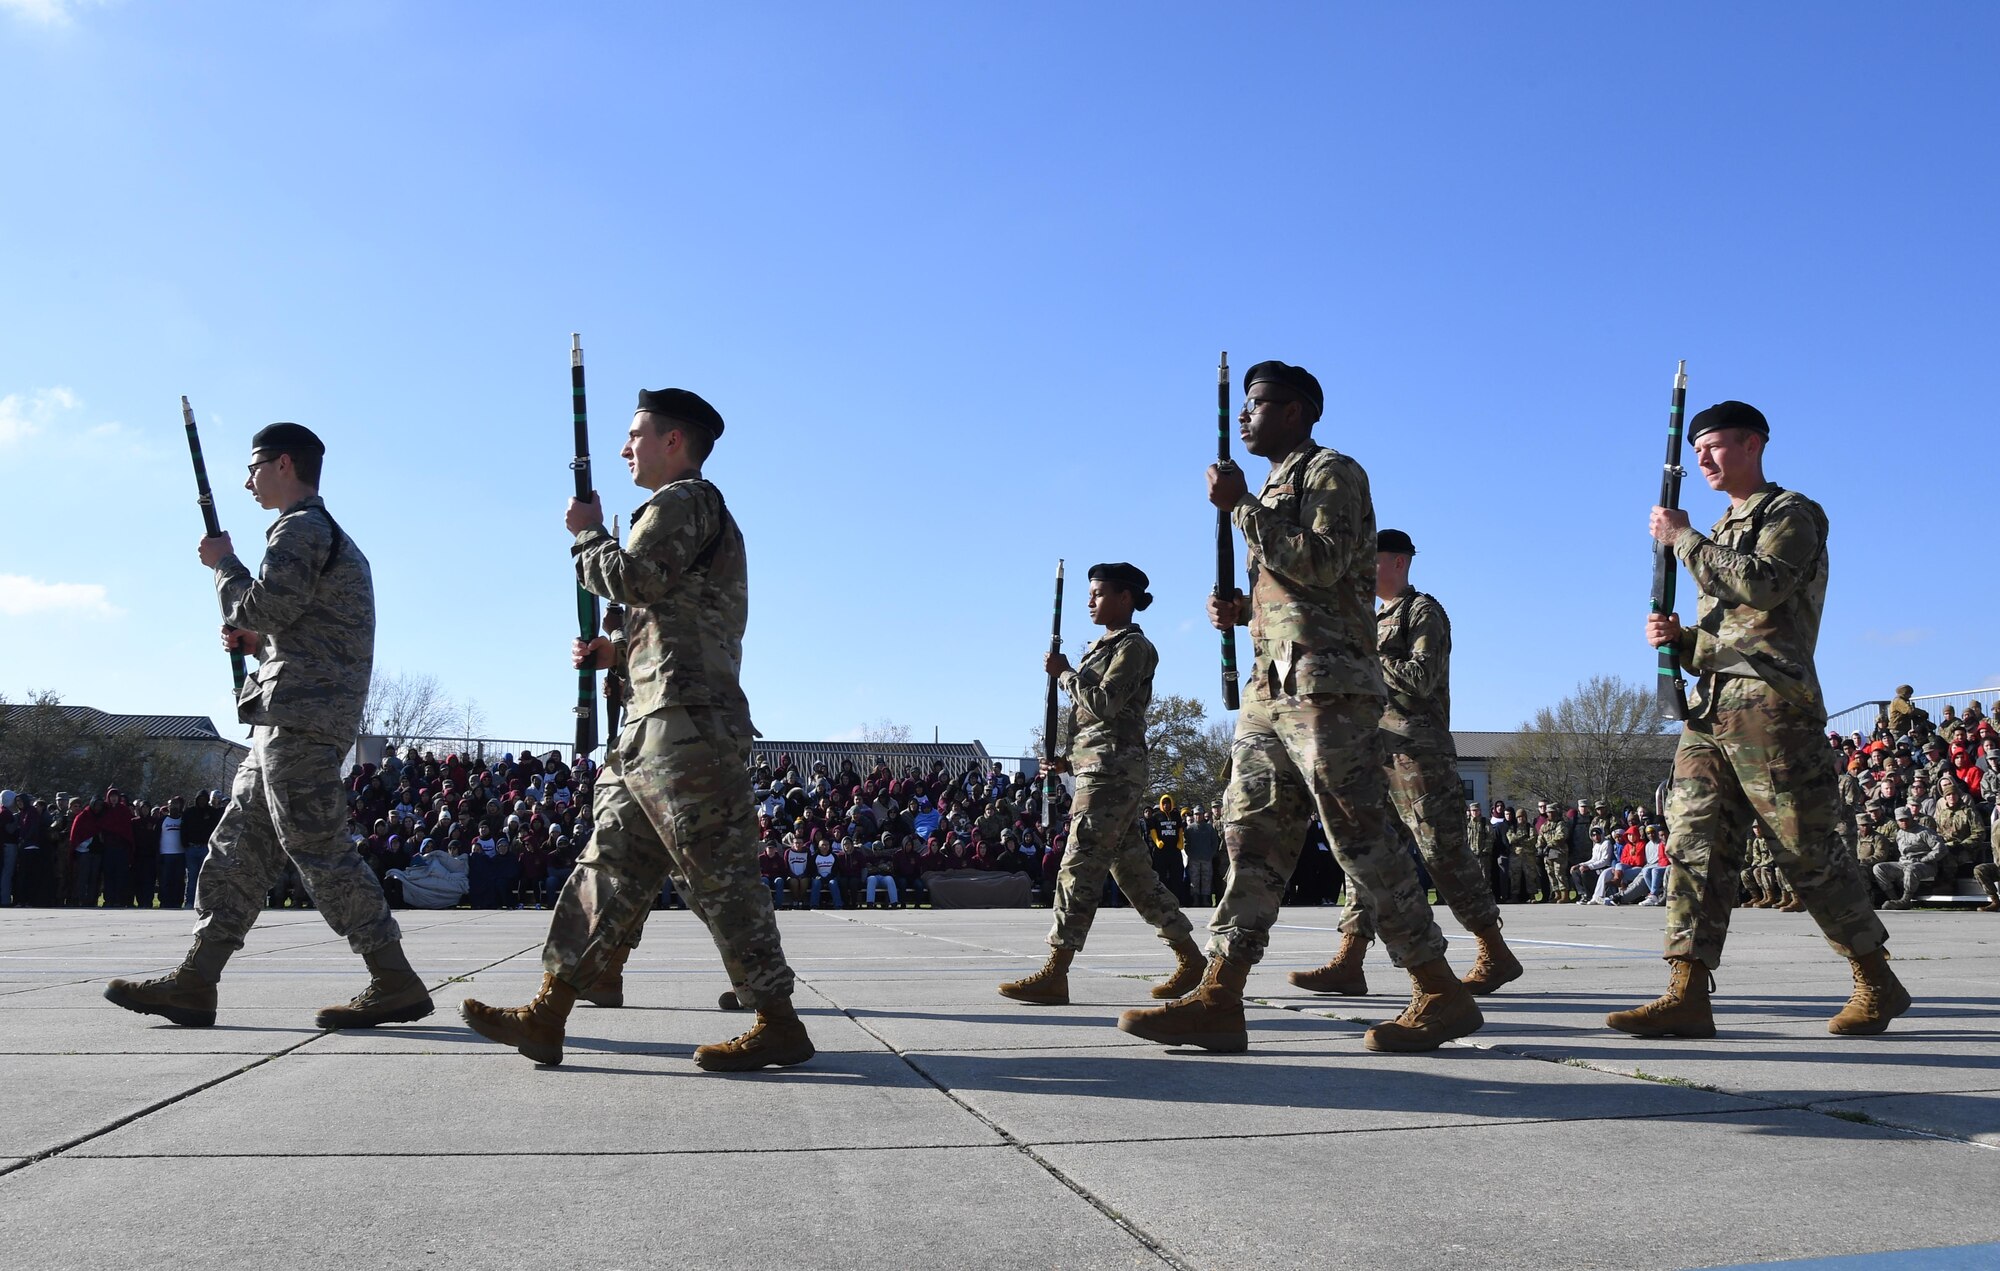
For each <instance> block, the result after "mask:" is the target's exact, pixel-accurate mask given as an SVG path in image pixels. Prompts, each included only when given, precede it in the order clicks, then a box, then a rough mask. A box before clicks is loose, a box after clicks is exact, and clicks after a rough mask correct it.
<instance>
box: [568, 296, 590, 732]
mask: <svg viewBox="0 0 2000 1271" xmlns="http://www.w3.org/2000/svg"><path fill="white" fill-rule="evenodd" d="M569 391H570V397H571V399H572V404H571V409H572V410H573V412H574V422H575V425H576V458H575V459H573V460H571V461H570V465H569V466H570V471H571V472H572V473H574V474H575V476H576V497H577V498H578V499H579V500H582V501H585V502H588V501H589V499H590V412H589V410H588V408H587V407H586V406H585V403H584V392H583V337H582V336H581V335H578V334H577V333H576V332H574V331H572V332H571V333H570V337H569ZM576 631H577V635H579V636H580V637H582V638H583V640H584V641H585V642H586V643H588V642H589V641H591V640H594V639H596V638H597V597H596V596H593V595H591V594H590V592H589V591H587V590H586V589H585V588H584V586H583V584H582V583H578V584H577V588H576ZM596 749H597V672H596V671H595V670H593V669H591V667H590V666H589V665H587V664H586V665H585V666H583V667H582V668H581V669H579V670H578V671H577V673H576V750H577V753H578V754H582V755H587V754H589V753H590V752H591V751H593V750H596Z"/></svg>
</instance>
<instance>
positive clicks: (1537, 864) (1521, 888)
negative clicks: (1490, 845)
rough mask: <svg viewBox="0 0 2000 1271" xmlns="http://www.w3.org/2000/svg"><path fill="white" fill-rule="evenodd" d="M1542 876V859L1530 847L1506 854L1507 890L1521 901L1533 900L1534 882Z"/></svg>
mask: <svg viewBox="0 0 2000 1271" xmlns="http://www.w3.org/2000/svg"><path fill="white" fill-rule="evenodd" d="M1541 876H1542V858H1541V856H1540V855H1539V854H1538V853H1537V852H1536V851H1535V849H1533V848H1531V847H1517V848H1515V849H1514V850H1513V851H1511V852H1509V853H1508V854H1507V889H1508V891H1509V893H1510V894H1511V895H1515V896H1519V897H1520V898H1521V899H1522V901H1524V902H1526V901H1530V900H1533V899H1534V898H1535V882H1536V880H1537V879H1539V878H1540V877H1541Z"/></svg>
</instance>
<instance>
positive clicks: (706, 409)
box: [638, 388, 722, 437]
mask: <svg viewBox="0 0 2000 1271" xmlns="http://www.w3.org/2000/svg"><path fill="white" fill-rule="evenodd" d="M638 409H639V410H643V411H650V412H652V413H653V414H655V415H665V416H666V417H667V418H668V419H672V420H678V421H679V422H681V423H683V424H693V425H694V426H695V427H696V428H699V429H701V430H702V431H703V432H705V433H707V434H708V435H709V436H710V437H720V436H721V435H722V416H721V415H719V414H717V413H716V409H715V407H713V406H710V405H709V404H708V403H707V402H705V401H703V400H702V398H701V394H699V393H690V392H688V391H687V390H686V389H684V388H642V389H640V390H639V405H638Z"/></svg>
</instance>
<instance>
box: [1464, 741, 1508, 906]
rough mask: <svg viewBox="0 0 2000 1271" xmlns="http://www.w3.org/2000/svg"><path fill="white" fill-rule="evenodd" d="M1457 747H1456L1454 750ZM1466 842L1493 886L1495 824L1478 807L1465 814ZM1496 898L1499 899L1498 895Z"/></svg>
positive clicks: (1488, 887)
mask: <svg viewBox="0 0 2000 1271" xmlns="http://www.w3.org/2000/svg"><path fill="white" fill-rule="evenodd" d="M1455 749H1456V747H1454V750H1455ZM1465 843H1466V847H1467V848H1468V849H1470V850H1471V852H1472V854H1473V855H1474V856H1476V857H1478V858H1479V872H1480V875H1481V877H1483V878H1485V879H1486V886H1487V889H1488V890H1489V891H1490V890H1492V887H1493V867H1494V864H1495V857H1494V852H1493V826H1492V823H1491V822H1489V821H1488V820H1487V819H1486V814H1485V813H1484V812H1481V811H1480V810H1479V809H1478V808H1470V809H1468V810H1467V811H1466V814H1465ZM1495 899H1498V898H1497V897H1496V898H1495Z"/></svg>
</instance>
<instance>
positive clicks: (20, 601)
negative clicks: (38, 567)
mask: <svg viewBox="0 0 2000 1271" xmlns="http://www.w3.org/2000/svg"><path fill="white" fill-rule="evenodd" d="M59 612H81V613H88V614H96V615H98V616H99V617H105V618H113V617H117V616H118V615H119V613H121V612H122V611H121V610H119V609H118V608H117V607H115V606H114V605H112V603H111V602H110V601H109V600H108V599H106V597H105V591H104V588H103V586H102V585H100V584H98V583H45V582H43V581H42V580H41V579H39V578H29V577H28V576H26V575H25V574H0V614H6V615H7V616H8V617H10V618H23V617H26V616H27V615H29V614H35V613H59Z"/></svg>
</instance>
